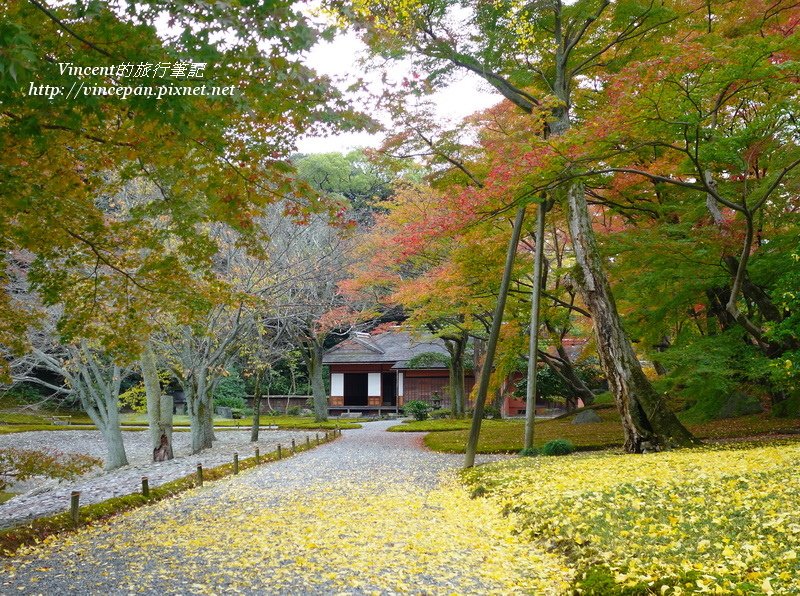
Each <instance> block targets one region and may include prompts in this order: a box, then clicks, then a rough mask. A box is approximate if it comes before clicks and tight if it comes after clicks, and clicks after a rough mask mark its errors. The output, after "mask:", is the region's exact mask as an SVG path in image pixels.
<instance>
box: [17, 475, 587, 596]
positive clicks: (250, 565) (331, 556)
mask: <svg viewBox="0 0 800 596" xmlns="http://www.w3.org/2000/svg"><path fill="white" fill-rule="evenodd" d="M204 491H206V494H207V495H208V496H209V497H210V496H212V495H213V499H209V498H205V499H202V497H203V495H204ZM188 496H189V499H188V500H187V499H184V498H179V499H174V500H171V501H165V502H162V503H159V504H157V505H154V506H152V507H148V508H145V509H141V510H138V511H135V512H132V513H130V514H126V515H124V516H121V517H120V518H118V519H117V520H114V521H112V522H111V523H109V524H107V525H106V526H102V527H95V528H88V529H87V530H85V531H81V532H78V533H76V534H75V535H73V536H71V537H69V538H67V539H66V540H62V541H59V542H58V543H55V544H51V545H47V546H45V547H44V548H42V549H38V550H36V551H34V555H35V556H33V557H30V556H27V557H24V561H23V565H22V566H21V568H20V569H18V570H17V574H19V575H24V574H25V572H26V568H35V567H39V566H41V565H42V561H43V560H48V559H49V557H50V556H51V555H53V554H56V555H58V556H60V557H61V558H62V559H66V565H67V570H66V571H67V572H69V573H73V572H74V570H75V569H77V570H78V571H79V572H80V573H83V574H85V573H86V572H87V569H88V568H90V567H91V566H92V565H93V564H96V565H97V566H98V568H99V567H103V568H106V569H107V566H106V565H105V564H104V563H105V562H106V561H108V560H109V559H113V560H114V561H115V562H116V565H120V564H122V565H123V566H124V571H122V572H116V573H117V574H118V575H120V574H121V575H123V576H124V577H125V578H128V579H129V578H136V584H137V586H139V587H140V588H141V587H147V586H149V587H150V588H151V589H152V587H153V586H156V585H159V582H174V581H175V580H177V579H180V580H181V582H182V583H181V584H180V585H177V589H178V591H181V586H183V591H188V592H191V593H220V592H236V591H256V592H266V593H281V594H296V593H313V594H317V593H325V594H334V593H343V594H350V593H354V592H357V593H417V594H422V593H424V594H530V593H536V594H559V593H564V591H565V590H567V589H568V586H569V585H570V583H571V579H572V577H571V572H570V570H569V569H567V567H566V565H565V563H564V560H563V559H562V558H561V557H559V556H557V555H552V554H548V553H545V552H543V551H541V550H539V549H538V548H535V547H533V546H532V545H531V544H530V542H529V541H528V540H527V538H526V537H524V536H517V535H515V534H514V527H513V525H512V523H511V520H509V519H508V518H507V517H504V516H502V515H501V514H500V512H499V511H498V510H497V508H496V506H495V504H494V503H492V502H490V501H487V500H483V499H470V498H469V493H468V491H467V490H466V488H465V487H464V486H463V485H462V484H461V483H459V482H458V481H457V479H456V478H455V476H454V475H452V474H451V475H449V476H447V477H446V480H445V482H444V483H443V484H441V485H439V486H438V488H434V489H430V488H427V487H426V486H425V484H424V483H419V482H417V481H416V480H415V479H414V478H412V477H410V476H409V477H408V478H393V479H392V480H391V481H388V482H387V481H385V480H383V481H382V480H378V479H376V480H375V481H374V482H371V481H370V482H367V483H364V482H358V481H355V479H348V478H347V477H342V478H340V479H338V480H337V481H335V482H334V483H332V484H322V483H320V484H313V485H311V486H307V487H303V488H294V489H292V490H289V491H286V490H284V491H280V490H278V489H274V490H265V489H264V488H259V487H257V486H252V485H249V484H244V485H243V484H242V483H241V482H237V481H235V480H233V481H230V480H226V481H222V482H219V483H216V484H215V485H212V486H210V487H206V488H204V489H200V490H195V491H191V492H190V493H189V494H188ZM201 500H202V501H203V505H204V506H198V504H199V502H200V501H201ZM193 501H197V502H193ZM120 537H127V539H126V540H120ZM79 553H80V554H79ZM37 561H38V563H37ZM93 562H94V563H93ZM112 567H113V566H112ZM117 579H120V578H119V577H118V578H117ZM122 585H124V582H123V584H122ZM173 585H174V584H173Z"/></svg>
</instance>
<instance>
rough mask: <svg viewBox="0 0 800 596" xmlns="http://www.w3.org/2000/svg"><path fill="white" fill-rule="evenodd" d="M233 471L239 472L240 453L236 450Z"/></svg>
mask: <svg viewBox="0 0 800 596" xmlns="http://www.w3.org/2000/svg"><path fill="white" fill-rule="evenodd" d="M233 473H234V474H238V473H239V454H238V453H237V452H236V451H234V452H233Z"/></svg>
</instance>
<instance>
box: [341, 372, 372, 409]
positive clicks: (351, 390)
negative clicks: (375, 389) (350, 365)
mask: <svg viewBox="0 0 800 596" xmlns="http://www.w3.org/2000/svg"><path fill="white" fill-rule="evenodd" d="M368 387H369V386H368V384H367V373H344V405H346V406H366V405H367V389H368Z"/></svg>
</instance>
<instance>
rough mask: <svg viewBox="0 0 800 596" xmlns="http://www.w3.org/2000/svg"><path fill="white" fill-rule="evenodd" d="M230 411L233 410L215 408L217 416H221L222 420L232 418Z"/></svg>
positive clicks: (220, 407) (221, 407) (222, 407)
mask: <svg viewBox="0 0 800 596" xmlns="http://www.w3.org/2000/svg"><path fill="white" fill-rule="evenodd" d="M232 410H233V408H228V407H225V406H217V416H221V417H222V418H233V412H232Z"/></svg>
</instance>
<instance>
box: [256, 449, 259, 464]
mask: <svg viewBox="0 0 800 596" xmlns="http://www.w3.org/2000/svg"><path fill="white" fill-rule="evenodd" d="M259 463H260V454H259V452H258V447H256V465H258V464H259Z"/></svg>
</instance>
